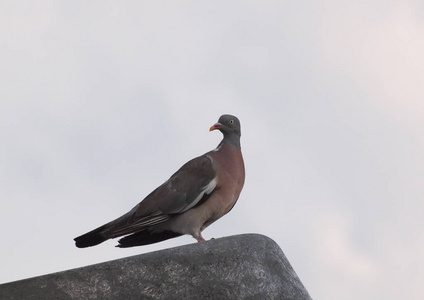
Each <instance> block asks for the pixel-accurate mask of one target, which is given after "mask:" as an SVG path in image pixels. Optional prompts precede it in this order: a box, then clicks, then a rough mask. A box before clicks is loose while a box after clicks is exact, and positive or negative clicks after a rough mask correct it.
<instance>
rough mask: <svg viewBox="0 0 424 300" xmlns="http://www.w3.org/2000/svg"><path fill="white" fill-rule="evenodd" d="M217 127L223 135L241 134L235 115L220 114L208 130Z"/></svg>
mask: <svg viewBox="0 0 424 300" xmlns="http://www.w3.org/2000/svg"><path fill="white" fill-rule="evenodd" d="M215 129H218V130H219V131H221V132H222V133H223V134H224V137H225V136H229V135H233V134H236V135H237V136H239V137H240V136H241V125H240V121H239V119H237V117H235V116H232V115H222V116H221V117H220V118H219V120H218V123H215V124H214V125H212V127H211V128H209V131H212V130H215Z"/></svg>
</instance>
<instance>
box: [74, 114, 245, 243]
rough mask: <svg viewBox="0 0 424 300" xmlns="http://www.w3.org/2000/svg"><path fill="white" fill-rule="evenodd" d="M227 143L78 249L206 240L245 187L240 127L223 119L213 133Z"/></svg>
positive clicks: (187, 166) (181, 171)
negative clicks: (114, 241) (180, 239)
mask: <svg viewBox="0 0 424 300" xmlns="http://www.w3.org/2000/svg"><path fill="white" fill-rule="evenodd" d="M214 129H219V130H220V131H221V132H222V133H223V134H224V139H223V140H222V141H221V143H220V144H219V145H218V147H217V148H216V149H215V150H212V151H210V152H208V153H206V154H204V155H201V156H199V157H196V158H194V159H192V160H190V161H189V162H187V163H186V164H184V165H183V166H182V167H181V168H180V169H179V170H178V171H177V172H175V173H174V174H173V175H172V176H171V177H170V178H169V179H168V180H167V181H165V182H164V183H163V184H162V185H161V186H159V187H158V188H157V189H155V190H154V191H153V192H152V193H150V194H149V195H148V196H147V197H146V198H144V199H143V201H141V202H140V203H139V204H138V205H137V206H135V207H134V208H133V209H132V210H131V211H129V212H128V213H126V214H125V215H123V216H122V217H120V218H118V219H116V220H114V221H112V222H109V223H107V224H105V225H103V226H101V227H99V228H97V229H95V230H93V231H90V232H88V233H86V234H84V235H82V236H80V237H77V238H75V242H76V246H77V247H79V248H84V247H90V246H94V245H97V244H100V243H102V242H103V241H105V240H108V239H111V238H116V237H119V236H125V237H123V238H121V239H120V240H119V245H118V247H132V246H141V245H147V244H152V243H156V242H160V241H163V240H167V239H169V238H174V237H177V236H180V235H183V234H190V235H192V236H193V237H194V238H195V239H196V240H197V241H199V242H200V241H204V239H203V237H202V235H201V232H202V231H203V230H204V229H205V228H206V227H208V226H209V225H210V224H212V223H213V222H215V221H216V220H218V219H219V218H221V217H222V216H223V215H225V214H226V213H228V212H229V211H230V210H231V209H232V208H233V206H234V205H235V203H236V201H237V199H238V197H239V195H240V192H241V190H242V188H243V185H244V178H245V170H244V162H243V157H242V154H241V148H240V136H241V133H240V122H239V120H238V119H237V118H236V117H234V116H231V115H223V116H221V117H220V119H219V121H218V123H216V124H215V125H213V126H212V127H211V128H210V130H214Z"/></svg>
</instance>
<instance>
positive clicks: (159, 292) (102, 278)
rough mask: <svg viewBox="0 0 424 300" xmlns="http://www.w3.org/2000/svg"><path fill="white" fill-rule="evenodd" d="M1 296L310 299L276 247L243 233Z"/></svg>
mask: <svg viewBox="0 0 424 300" xmlns="http://www.w3.org/2000/svg"><path fill="white" fill-rule="evenodd" d="M0 299H10V300H12V299H19V300H22V299H37V300H38V299H196V300H197V299H220V300H221V299H296V300H300V299H302V300H303V299H311V298H310V296H309V294H308V292H307V291H306V289H305V288H304V286H303V285H302V283H301V282H300V280H299V278H298V277H297V275H296V273H295V272H294V270H293V268H292V267H291V265H290V263H289V262H288V260H287V258H286V257H285V255H284V253H283V252H282V251H281V249H280V247H279V246H278V245H277V244H276V243H275V242H274V241H273V240H271V239H270V238H268V237H265V236H263V235H257V234H244V235H238V236H231V237H226V238H220V239H215V240H210V241H207V242H203V243H196V244H190V245H186V246H181V247H176V248H171V249H166V250H161V251H156V252H151V253H147V254H141V255H137V256H132V257H127V258H122V259H118V260H113V261H108V262H105V263H101V264H96V265H92V266H87V267H83V268H78V269H73V270H68V271H63V272H58V273H54V274H49V275H44V276H39V277H34V278H29V279H25V280H20V281H15V282H11V283H6V284H2V285H0Z"/></svg>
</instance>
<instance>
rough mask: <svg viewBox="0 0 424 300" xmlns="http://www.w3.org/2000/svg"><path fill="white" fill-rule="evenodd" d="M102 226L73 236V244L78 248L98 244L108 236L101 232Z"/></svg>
mask: <svg viewBox="0 0 424 300" xmlns="http://www.w3.org/2000/svg"><path fill="white" fill-rule="evenodd" d="M103 229H104V228H103V227H100V228H97V229H95V230H93V231H90V232H88V233H86V234H83V235H81V236H79V237H76V238H74V241H75V246H77V247H78V248H87V247H91V246H95V245H98V244H100V243H103V242H104V241H106V240H108V239H109V238H108V237H106V235H105V234H104V233H103V232H102V230H103Z"/></svg>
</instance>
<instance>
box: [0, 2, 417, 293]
mask: <svg viewBox="0 0 424 300" xmlns="http://www.w3.org/2000/svg"><path fill="white" fill-rule="evenodd" d="M0 36H1V40H0V41H1V42H0V65H1V68H0V108H1V109H0V143H1V145H2V146H1V147H0V163H1V167H0V171H1V172H0V199H1V201H0V227H1V228H2V247H0V283H4V282H9V281H14V280H19V279H24V278H28V277H33V276H39V275H44V274H48V273H52V272H57V271H63V270H67V269H73V268H77V267H81V266H86V265H91V264H95V263H99V262H104V261H108V260H113V259H117V258H121V257H127V256H131V255H136V254H141V253H146V252H151V251H155V250H160V249H166V248H170V247H174V246H179V245H186V244H190V243H195V240H194V239H193V238H191V237H189V236H186V237H181V238H177V239H173V240H169V241H166V242H163V243H159V244H155V245H151V246H145V247H136V248H131V249H118V248H115V247H114V245H116V243H117V242H116V240H112V241H108V242H105V243H103V244H101V245H99V246H96V247H92V248H89V249H78V248H76V247H75V246H74V242H73V238H74V237H76V236H78V235H81V234H83V233H85V232H87V231H89V230H91V229H94V228H96V227H98V226H100V225H102V224H104V223H106V222H108V221H110V220H112V219H115V218H116V217H119V216H120V215H122V214H123V213H125V212H127V211H128V210H130V209H131V208H132V207H133V206H135V205H136V204H137V203H138V202H139V201H140V200H142V199H143V198H144V197H145V196H146V195H147V194H149V193H150V192H151V191H152V190H153V189H154V188H156V187H157V186H158V185H160V184H161V183H162V182H164V181H165V180H166V179H167V178H168V177H169V176H170V175H171V174H172V173H173V172H175V171H176V170H177V169H178V168H179V167H180V166H181V165H182V164H184V163H185V162H186V161H188V160H189V159H191V158H193V157H195V156H198V155H201V154H203V153H205V152H207V151H209V150H211V149H213V148H215V147H216V145H217V144H218V143H219V141H220V140H221V134H220V133H219V132H212V133H210V132H208V129H209V127H210V126H211V125H212V124H214V123H215V122H216V121H217V120H218V118H219V116H220V115H222V114H224V113H230V114H234V115H236V116H237V117H239V119H240V120H241V123H242V141H241V142H242V151H243V155H244V159H245V164H246V184H245V188H244V190H243V191H242V194H241V197H240V199H239V201H238V202H237V204H236V206H235V207H234V209H233V210H232V211H231V212H230V213H229V214H228V215H226V216H225V217H223V218H222V219H221V220H219V221H217V222H216V223H214V224H213V225H211V226H210V227H209V228H207V229H206V230H205V231H204V232H203V236H204V237H205V238H206V239H210V238H212V237H214V238H219V237H223V236H230V235H237V234H243V233H259V234H263V235H266V236H268V237H270V238H272V239H274V240H275V241H276V242H277V243H278V244H279V246H280V247H281V249H282V250H283V251H284V253H285V254H286V256H287V258H288V259H289V261H290V262H291V264H292V266H293V268H294V269H295V271H296V272H297V274H298V275H299V277H300V279H301V280H302V282H303V284H304V285H305V287H306V289H307V290H308V291H309V293H310V295H311V296H312V297H313V298H314V299H326V300H338V299H344V300H357V299H370V300H380V299H381V300H382V299H384V300H395V299H417V300H418V299H421V298H422V295H423V294H424V285H423V284H422V281H423V278H424V218H423V216H422V215H423V212H424V201H423V200H424V154H423V153H424V134H423V132H424V79H423V78H424V5H423V2H422V1H404V0H403V1H390V0H389V1H372V0H371V1H210V2H204V1H202V2H200V1H149V2H146V1H126V2H119V3H118V2H113V1H92V2H86V1H80V2H77V1H37V3H35V2H32V1H9V2H5V1H3V2H1V4H0Z"/></svg>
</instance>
